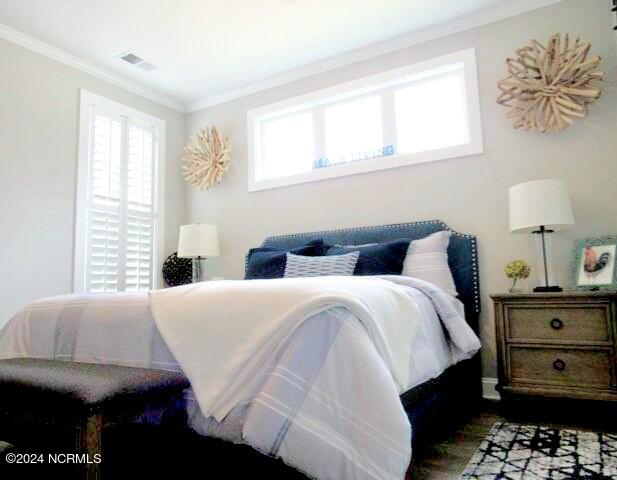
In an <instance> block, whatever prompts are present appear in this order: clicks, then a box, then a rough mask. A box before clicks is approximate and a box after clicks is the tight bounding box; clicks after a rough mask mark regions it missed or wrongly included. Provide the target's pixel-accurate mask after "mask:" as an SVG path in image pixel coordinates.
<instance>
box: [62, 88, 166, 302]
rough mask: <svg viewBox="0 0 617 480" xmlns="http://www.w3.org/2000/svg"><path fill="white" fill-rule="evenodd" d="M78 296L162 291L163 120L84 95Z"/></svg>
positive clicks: (77, 234) (79, 203) (76, 247)
mask: <svg viewBox="0 0 617 480" xmlns="http://www.w3.org/2000/svg"><path fill="white" fill-rule="evenodd" d="M80 117H81V120H80V145H79V165H78V199H77V209H76V230H75V231H76V239H75V286H74V287H75V291H77V292H95V293H106V292H118V291H132V292H137V291H143V290H149V289H152V288H154V287H155V283H156V275H155V272H157V271H158V265H159V259H158V256H159V254H160V253H161V248H160V247H161V245H160V232H161V229H162V226H161V221H162V214H163V211H162V203H161V201H160V200H161V199H160V185H161V184H160V181H161V179H162V171H161V170H162V169H161V165H162V163H161V162H162V160H161V156H162V153H161V151H162V149H161V139H162V138H163V137H164V129H165V124H164V122H163V121H162V120H159V119H156V118H153V117H150V116H148V115H145V114H143V113H141V112H137V111H135V110H132V109H129V108H127V107H124V106H123V105H120V104H117V103H115V102H111V101H110V100H107V99H105V98H102V97H99V96H97V95H93V94H91V93H89V92H85V91H82V92H81V116H80Z"/></svg>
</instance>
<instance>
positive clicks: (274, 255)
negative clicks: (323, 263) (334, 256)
mask: <svg viewBox="0 0 617 480" xmlns="http://www.w3.org/2000/svg"><path fill="white" fill-rule="evenodd" d="M326 250H327V248H326V246H325V245H324V243H323V240H321V239H318V240H311V241H310V242H308V243H307V244H306V245H302V246H301V247H297V248H292V249H291V250H279V249H277V248H269V247H261V248H251V249H250V250H249V254H248V262H247V266H246V274H245V276H244V279H245V280H252V279H257V278H283V277H284V276H285V264H286V262H287V252H288V251H289V252H291V253H294V254H296V255H304V256H307V257H319V256H322V255H325V254H326Z"/></svg>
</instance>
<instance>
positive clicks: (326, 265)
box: [284, 251, 360, 278]
mask: <svg viewBox="0 0 617 480" xmlns="http://www.w3.org/2000/svg"><path fill="white" fill-rule="evenodd" d="M359 255H360V252H358V251H356V252H351V253H346V254H344V255H332V256H328V257H305V256H302V255H294V254H293V253H287V262H286V264H285V275H284V277H285V278H294V277H323V276H326V275H345V276H349V275H353V272H354V270H355V268H356V263H357V262H358V256H359Z"/></svg>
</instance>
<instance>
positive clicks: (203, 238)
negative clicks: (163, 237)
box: [178, 224, 219, 283]
mask: <svg viewBox="0 0 617 480" xmlns="http://www.w3.org/2000/svg"><path fill="white" fill-rule="evenodd" d="M218 256H219V240H218V231H217V229H216V226H215V225H201V224H194V225H182V226H181V227H180V239H179V240H178V257H180V258H192V259H193V283H196V282H199V281H201V260H202V259H203V258H207V257H218Z"/></svg>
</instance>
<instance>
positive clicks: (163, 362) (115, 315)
mask: <svg viewBox="0 0 617 480" xmlns="http://www.w3.org/2000/svg"><path fill="white" fill-rule="evenodd" d="M401 280H403V279H401ZM403 283H405V282H403ZM402 288H404V289H405V291H406V293H407V294H408V295H409V297H410V298H411V299H412V300H413V302H414V303H415V305H416V306H417V308H418V309H419V311H420V321H419V326H418V331H417V333H416V335H415V337H414V338H413V339H412V342H411V348H410V349H409V370H408V375H407V378H406V380H407V382H406V383H407V385H406V387H407V388H411V387H413V386H415V385H418V384H420V383H422V382H424V381H426V380H428V379H430V378H434V377H436V376H438V375H439V374H440V373H441V372H443V370H445V369H446V368H447V367H448V366H450V365H451V364H452V363H454V362H455V361H457V360H459V359H462V358H466V357H468V356H471V355H472V354H473V353H474V352H475V351H476V350H477V348H479V341H478V339H477V337H476V336H475V335H473V333H471V336H467V337H465V336H466V335H468V333H469V332H470V330H469V329H468V327H467V330H469V332H468V331H467V330H465V329H464V328H462V325H464V326H465V327H466V324H465V323H464V320H462V319H461V318H460V317H458V316H456V317H458V318H454V317H455V316H452V315H453V314H452V315H446V316H448V317H450V316H451V317H452V318H450V320H449V322H450V323H449V324H447V325H448V326H447V328H448V331H449V335H448V337H450V338H452V334H451V332H455V334H454V337H459V343H461V340H463V344H465V341H464V340H465V339H466V340H468V342H467V343H466V347H464V348H463V350H462V349H461V348H460V347H457V346H456V345H454V344H453V342H451V341H449V340H448V338H447V337H446V335H445V334H444V326H443V321H444V318H442V319H441V321H440V319H439V318H438V316H437V314H436V309H435V308H434V307H435V304H434V300H431V299H429V297H428V296H427V295H426V293H421V292H420V290H417V289H415V288H412V287H410V286H403V287H402ZM443 298H445V297H443ZM443 298H442V300H443ZM449 301H450V305H451V302H452V300H451V299H450V300H449ZM443 311H444V310H443V305H442V308H441V312H442V316H443ZM459 327H460V328H461V330H460V331H461V332H462V333H460V334H458V333H456V332H457V329H458V328H459ZM282 343H283V344H282V345H281V346H280V348H279V349H275V350H273V351H271V352H270V353H269V354H268V355H266V357H265V358H264V359H263V364H262V368H261V369H260V372H259V374H258V375H256V379H257V381H255V382H253V383H252V385H251V388H250V389H249V390H247V391H245V392H244V397H243V398H242V399H241V401H239V402H238V403H237V405H235V407H234V408H233V409H232V410H231V411H230V412H229V414H228V415H226V416H225V418H224V420H223V421H222V422H218V421H217V420H216V419H215V418H213V417H212V416H209V417H207V418H206V417H204V415H203V414H202V413H201V410H200V408H199V405H198V403H197V402H196V401H195V397H194V395H193V393H192V391H191V390H189V391H187V395H186V396H187V409H188V412H189V422H190V425H191V426H192V427H193V428H194V429H195V430H196V431H197V432H198V433H201V434H204V435H215V436H219V437H222V438H225V439H228V440H231V441H234V442H243V443H248V444H250V445H252V446H253V447H255V448H257V449H259V450H261V451H263V452H265V453H268V454H271V455H276V456H279V457H282V458H283V459H284V460H285V461H286V462H287V463H289V464H292V465H294V466H295V467H297V468H299V469H301V470H303V471H304V472H306V473H308V474H309V475H311V476H313V477H316V478H402V477H403V475H404V473H405V470H406V468H407V465H408V463H409V459H410V455H411V451H410V439H411V429H410V426H409V423H408V420H407V416H406V414H405V412H404V411H403V409H402V406H401V404H400V401H399V399H398V395H399V393H401V392H400V391H398V389H397V388H396V385H395V383H394V382H393V379H392V375H391V373H390V371H389V370H388V368H387V367H386V364H385V363H384V361H383V359H382V358H381V357H380V356H379V354H378V351H377V349H376V348H375V346H374V344H373V343H372V342H371V339H370V338H369V336H368V335H367V334H366V331H365V330H364V329H363V327H362V325H361V323H360V322H359V321H358V319H357V318H356V317H355V316H354V315H353V314H352V313H351V312H350V311H349V310H348V309H346V308H341V307H333V308H330V309H327V310H325V311H322V312H320V313H317V314H314V315H311V316H310V318H308V319H307V320H306V321H305V322H303V323H301V324H300V325H299V326H298V327H297V328H296V329H295V331H294V332H293V334H292V335H291V336H289V338H287V340H285V341H284V342H282ZM465 349H467V351H464V350H465ZM23 356H31V357H43V358H58V359H65V360H76V361H88V362H99V363H114V364H121V365H131V366H142V367H155V368H163V369H172V370H179V369H180V368H179V365H178V362H177V359H176V358H175V357H174V355H172V354H171V352H170V351H169V349H168V348H167V346H166V344H165V342H164V341H163V340H162V338H161V336H160V334H159V332H158V330H157V328H156V326H155V324H154V321H153V318H152V315H151V311H150V302H149V298H148V295H147V294H118V295H113V296H100V295H99V296H96V295H81V296H63V297H54V298H51V299H44V300H41V301H38V302H35V303H34V304H32V305H30V306H29V307H27V308H25V309H24V310H22V311H21V312H20V313H18V314H17V315H16V316H15V317H14V318H13V319H12V320H11V321H10V322H9V324H8V325H7V326H6V327H5V328H4V329H3V330H2V331H0V358H8V357H23Z"/></svg>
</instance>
